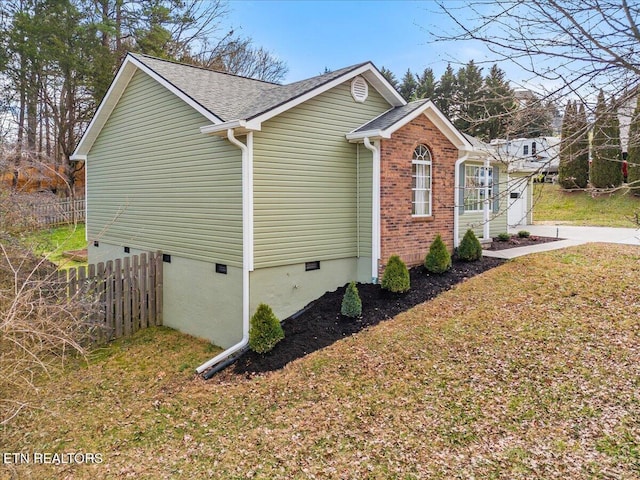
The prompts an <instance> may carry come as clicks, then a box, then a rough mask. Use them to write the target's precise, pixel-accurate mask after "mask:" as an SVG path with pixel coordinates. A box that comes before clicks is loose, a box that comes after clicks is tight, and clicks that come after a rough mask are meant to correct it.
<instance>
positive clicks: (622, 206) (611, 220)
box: [533, 183, 640, 228]
mask: <svg viewBox="0 0 640 480" xmlns="http://www.w3.org/2000/svg"><path fill="white" fill-rule="evenodd" d="M638 213H640V197H635V196H633V195H631V194H630V193H629V189H628V188H626V187H625V188H623V189H620V190H618V191H617V192H615V193H612V194H603V195H599V196H597V197H593V196H592V195H591V194H590V193H589V192H584V191H575V192H566V191H563V190H562V189H561V188H560V186H559V185H550V184H548V183H545V184H535V188H534V209H533V219H534V221H535V222H543V221H552V222H561V223H564V224H567V225H593V226H601V227H627V228H632V227H634V226H635V223H634V220H635V218H636V217H635V215H636V214H638Z"/></svg>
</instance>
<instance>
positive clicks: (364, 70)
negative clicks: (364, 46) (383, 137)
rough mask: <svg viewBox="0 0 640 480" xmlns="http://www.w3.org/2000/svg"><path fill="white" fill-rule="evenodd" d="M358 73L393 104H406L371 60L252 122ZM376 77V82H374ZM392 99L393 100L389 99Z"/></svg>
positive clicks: (313, 95) (265, 117)
mask: <svg viewBox="0 0 640 480" xmlns="http://www.w3.org/2000/svg"><path fill="white" fill-rule="evenodd" d="M358 75H362V76H363V77H365V78H366V79H367V80H370V82H371V84H372V86H373V87H374V88H376V90H378V92H379V93H380V94H381V95H382V96H383V97H384V98H385V99H386V100H387V101H388V102H389V103H390V104H391V105H393V106H396V107H399V106H402V105H405V104H406V103H407V102H406V101H405V100H404V99H403V98H402V97H401V96H400V94H399V93H398V92H396V91H395V89H394V88H393V87H391V85H389V82H387V81H386V80H385V79H384V77H383V76H382V75H381V74H380V73H379V72H378V71H377V70H376V68H375V67H374V66H373V64H372V63H371V62H368V63H365V64H364V65H362V66H360V67H358V68H356V69H355V70H351V71H350V72H347V73H345V74H344V75H341V76H339V77H338V78H335V79H333V80H332V81H330V82H328V83H325V84H323V85H320V86H318V87H316V88H314V89H313V90H311V91H309V92H307V93H305V94H304V95H300V96H299V97H296V98H293V99H291V100H289V101H288V102H286V103H283V104H282V105H280V106H279V107H276V108H274V109H272V110H269V111H267V112H265V113H263V114H260V115H258V116H256V117H254V118H252V119H251V122H257V123H259V124H261V123H262V122H265V121H267V120H269V119H271V118H273V117H275V116H277V115H280V114H281V113H283V112H286V111H287V110H290V109H291V108H293V107H296V106H298V105H300V104H301V103H304V102H306V101H307V100H310V99H312V98H313V97H316V96H318V95H320V94H321V93H324V92H326V91H328V90H331V89H332V88H334V87H337V86H338V85H340V84H342V83H344V82H346V81H347V80H350V79H352V78H354V77H357V76H358ZM374 79H375V83H374ZM390 99H392V100H393V102H391V101H389V100H390Z"/></svg>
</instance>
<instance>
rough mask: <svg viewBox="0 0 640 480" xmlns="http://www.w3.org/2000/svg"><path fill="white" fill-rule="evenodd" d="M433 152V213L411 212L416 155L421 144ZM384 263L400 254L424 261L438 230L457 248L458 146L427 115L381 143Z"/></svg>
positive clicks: (416, 261) (413, 261) (408, 260)
mask: <svg viewBox="0 0 640 480" xmlns="http://www.w3.org/2000/svg"><path fill="white" fill-rule="evenodd" d="M421 143H422V144H424V145H426V146H427V147H428V148H429V150H430V151H431V156H432V183H431V188H432V197H431V198H432V216H431V217H427V218H414V217H412V216H411V201H412V192H411V160H412V158H413V151H414V150H415V148H416V146H418V145H419V144H421ZM380 158H381V160H380V174H381V180H380V190H381V192H380V193H381V198H380V217H381V220H380V236H381V245H380V248H381V263H382V266H384V265H385V264H386V263H387V260H388V259H389V257H390V256H391V255H394V254H395V255H399V256H400V258H402V260H403V261H404V262H405V263H406V264H407V266H414V265H419V264H421V263H422V262H423V261H424V257H425V255H426V254H427V252H428V251H429V245H430V244H431V242H432V241H433V239H434V238H435V237H436V235H437V234H438V233H439V234H441V235H442V239H443V240H444V242H445V243H446V245H447V246H448V247H449V249H450V250H451V251H452V250H453V213H454V210H453V209H454V203H455V201H454V181H455V176H454V173H455V172H454V170H455V162H456V160H457V159H458V149H457V148H456V147H455V146H454V145H453V144H452V143H451V142H450V141H449V140H448V139H447V138H446V137H445V136H444V135H443V134H442V133H441V132H440V131H439V130H438V129H437V128H436V127H435V125H434V124H433V123H432V122H431V121H430V120H429V119H428V118H427V117H425V116H424V115H420V116H419V117H418V118H416V119H415V120H413V121H411V122H410V123H408V124H407V125H405V126H404V127H402V128H401V129H399V130H398V131H396V132H395V133H394V134H393V135H392V137H391V138H390V139H389V140H382V141H381V145H380Z"/></svg>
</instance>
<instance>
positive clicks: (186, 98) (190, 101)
mask: <svg viewBox="0 0 640 480" xmlns="http://www.w3.org/2000/svg"><path fill="white" fill-rule="evenodd" d="M127 59H131V62H132V63H133V64H134V65H135V66H136V67H138V68H139V69H140V70H142V71H143V72H144V73H146V74H147V75H149V76H150V77H151V78H153V79H154V80H155V81H156V82H158V83H159V84H160V85H162V86H163V87H165V88H166V89H167V90H169V91H170V92H171V93H173V94H175V95H176V96H177V97H178V98H180V99H181V100H183V101H184V102H185V103H187V104H188V105H189V106H190V107H192V108H193V109H194V110H196V111H197V112H198V113H200V114H201V115H202V116H203V117H205V118H207V119H208V120H209V121H211V123H215V124H217V123H222V122H223V120H222V119H221V118H219V117H218V116H216V115H214V114H213V113H211V112H210V111H209V110H207V109H206V108H204V107H203V106H202V105H200V104H199V103H198V102H196V101H195V100H194V99H193V98H191V97H190V96H189V95H187V94H186V93H184V92H183V91H182V90H180V89H179V88H178V87H176V86H175V85H174V84H173V83H171V82H169V81H168V80H166V79H165V78H164V77H162V76H160V75H158V74H157V73H156V72H155V71H154V70H152V69H151V68H149V67H147V66H146V65H145V64H144V63H143V62H141V61H140V60H138V59H137V58H135V57H132V56H130V55H129V56H128V57H127Z"/></svg>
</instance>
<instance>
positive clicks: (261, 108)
mask: <svg viewBox="0 0 640 480" xmlns="http://www.w3.org/2000/svg"><path fill="white" fill-rule="evenodd" d="M130 55H132V56H133V57H134V58H135V59H136V60H138V61H139V62H141V63H143V64H144V65H145V66H147V67H148V68H150V69H151V70H153V71H154V72H155V73H157V74H158V75H160V76H161V77H162V78H164V79H165V80H166V81H167V82H169V83H171V84H172V85H173V86H174V87H176V88H177V89H179V90H181V91H182V92H183V93H184V94H185V95H187V96H189V97H190V98H192V99H193V100H194V101H196V102H197V103H199V104H200V105H202V106H203V107H204V108H205V109H207V110H208V111H209V112H211V113H213V114H214V115H215V116H217V117H218V118H220V119H221V120H223V121H230V120H250V119H252V118H254V117H256V116H258V115H260V114H262V113H265V112H268V111H269V110H272V109H274V108H276V107H278V106H280V105H282V104H284V103H286V102H288V101H290V100H293V99H294V98H297V97H299V96H302V95H304V94H305V93H307V92H309V91H311V90H313V89H315V88H317V87H319V86H321V85H324V84H325V83H328V82H331V81H332V80H334V79H336V78H338V77H340V76H341V75H344V74H346V73H348V72H350V71H352V70H355V69H356V68H359V67H360V66H362V65H365V64H366V63H367V62H365V63H360V64H357V65H352V66H350V67H346V68H342V69H340V70H336V71H333V72H329V73H326V74H323V75H318V76H316V77H312V78H308V79H306V80H302V81H299V82H295V83H290V84H288V85H279V84H276V83H269V82H263V81H261V80H254V79H251V78H246V77H240V76H237V75H231V74H228V73H223V72H217V71H214V70H208V69H206V68H201V67H195V66H192V65H186V64H182V63H176V62H172V61H167V60H161V59H159V58H154V57H149V56H147V55H140V54H130Z"/></svg>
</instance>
